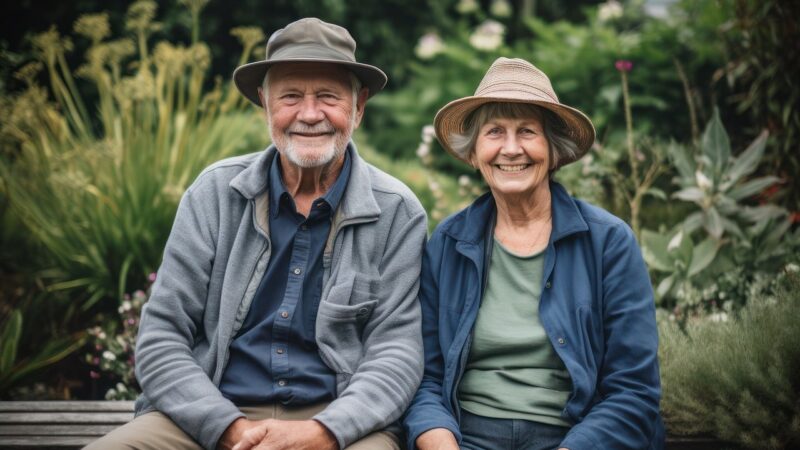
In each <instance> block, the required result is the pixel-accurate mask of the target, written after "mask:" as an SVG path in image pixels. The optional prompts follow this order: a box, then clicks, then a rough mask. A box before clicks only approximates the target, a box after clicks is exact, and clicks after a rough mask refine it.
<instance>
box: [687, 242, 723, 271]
mask: <svg viewBox="0 0 800 450" xmlns="http://www.w3.org/2000/svg"><path fill="white" fill-rule="evenodd" d="M718 249H719V244H718V242H717V241H716V240H714V239H711V238H709V239H706V240H704V241H703V242H701V243H699V244H697V245H696V246H695V247H694V249H693V250H692V263H691V264H690V265H689V276H694V275H697V274H698V273H700V272H701V271H702V270H703V269H705V268H706V267H708V265H709V264H711V262H712V261H714V258H715V257H716V256H717V250H718Z"/></svg>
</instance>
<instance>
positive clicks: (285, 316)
mask: <svg viewBox="0 0 800 450" xmlns="http://www.w3.org/2000/svg"><path fill="white" fill-rule="evenodd" d="M281 317H283V318H284V319H285V318H287V317H289V313H288V312H286V311H281Z"/></svg>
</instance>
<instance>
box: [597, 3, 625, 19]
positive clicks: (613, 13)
mask: <svg viewBox="0 0 800 450" xmlns="http://www.w3.org/2000/svg"><path fill="white" fill-rule="evenodd" d="M619 17H622V5H621V4H620V3H619V2H618V1H617V0H608V1H607V2H605V3H602V4H601V5H600V6H598V7H597V18H598V19H599V20H600V21H601V22H607V21H609V20H613V19H616V18H619Z"/></svg>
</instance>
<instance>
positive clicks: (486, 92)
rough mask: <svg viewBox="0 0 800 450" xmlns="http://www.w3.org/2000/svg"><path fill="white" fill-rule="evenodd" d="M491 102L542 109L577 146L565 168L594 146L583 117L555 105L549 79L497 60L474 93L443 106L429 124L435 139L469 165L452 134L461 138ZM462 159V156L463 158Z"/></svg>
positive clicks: (518, 62)
mask: <svg viewBox="0 0 800 450" xmlns="http://www.w3.org/2000/svg"><path fill="white" fill-rule="evenodd" d="M491 102H501V103H502V102H510V103H529V104H532V105H537V106H540V107H542V108H546V109H548V110H550V111H552V112H553V113H555V114H556V115H557V116H558V117H560V118H561V119H562V120H563V121H564V123H565V124H566V125H567V129H568V130H569V136H570V137H571V138H572V140H573V141H575V144H577V146H578V154H577V155H576V157H575V158H571V159H568V160H566V161H563V162H562V163H561V164H560V165H562V166H563V165H565V164H569V163H571V162H574V161H576V160H578V159H580V158H581V157H582V156H583V155H585V154H586V152H588V151H589V148H590V147H591V146H592V143H593V142H594V137H595V133H594V126H593V125H592V122H591V121H590V120H589V118H588V117H586V114H584V113H582V112H580V111H578V110H577V109H575V108H572V107H570V106H567V105H564V104H562V103H559V101H558V97H557V96H556V93H555V91H553V86H552V85H551V84H550V79H549V78H547V75H545V74H544V72H542V71H541V70H539V69H537V68H536V67H535V66H534V65H533V64H531V63H529V62H528V61H525V60H523V59H519V58H514V59H509V58H498V59H497V60H496V61H495V62H494V63H492V66H491V67H489V70H488V71H487V72H486V75H484V76H483V80H481V83H480V84H479V85H478V89H476V90H475V95H473V96H471V97H464V98H460V99H457V100H453V101H452V102H450V103H448V104H447V105H445V106H444V107H443V108H442V109H440V110H439V112H438V113H436V118H435V119H434V120H433V125H434V128H435V129H436V137H437V138H438V139H439V142H441V144H442V146H443V147H444V148H445V150H447V151H448V153H450V154H451V155H453V156H455V157H456V158H458V159H460V160H461V161H464V162H466V163H467V164H469V161H467V159H465V158H464V156H462V155H460V154H458V153H457V152H455V151H454V150H453V147H452V145H451V137H452V134H453V133H458V134H464V133H465V131H466V130H465V129H464V125H465V124H464V122H465V120H466V119H467V117H469V115H470V113H472V112H473V111H475V110H476V109H477V108H478V107H479V106H481V105H484V104H486V103H491ZM465 156H466V155H465Z"/></svg>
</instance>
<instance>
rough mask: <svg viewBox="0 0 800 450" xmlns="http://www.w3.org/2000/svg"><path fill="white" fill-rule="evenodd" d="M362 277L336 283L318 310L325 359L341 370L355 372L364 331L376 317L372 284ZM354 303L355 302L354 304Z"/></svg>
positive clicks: (318, 330)
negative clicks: (372, 318)
mask: <svg viewBox="0 0 800 450" xmlns="http://www.w3.org/2000/svg"><path fill="white" fill-rule="evenodd" d="M359 278H360V277H358V276H357V277H355V278H351V279H350V280H347V282H345V283H341V284H337V285H336V286H333V287H332V288H331V290H330V292H329V294H328V296H327V298H325V299H322V300H321V301H320V303H319V309H318V310H317V324H316V333H317V345H318V346H319V350H320V355H321V356H322V360H323V361H324V362H325V363H326V364H327V365H328V366H329V367H330V368H331V369H333V370H335V371H336V372H337V373H346V374H353V373H354V372H355V370H356V369H357V368H358V365H359V364H360V362H361V356H362V354H363V351H364V343H363V339H362V334H363V331H364V327H365V326H366V324H367V323H368V322H369V319H370V317H371V316H372V311H373V309H375V305H377V304H378V301H377V300H373V299H371V298H372V294H371V289H370V288H369V286H371V285H372V283H371V282H370V281H369V280H365V279H363V278H361V279H360V280H359ZM350 302H354V303H352V304H351V303H350Z"/></svg>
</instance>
